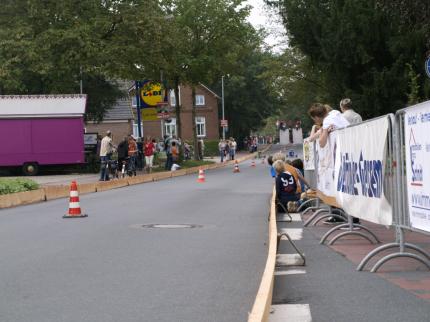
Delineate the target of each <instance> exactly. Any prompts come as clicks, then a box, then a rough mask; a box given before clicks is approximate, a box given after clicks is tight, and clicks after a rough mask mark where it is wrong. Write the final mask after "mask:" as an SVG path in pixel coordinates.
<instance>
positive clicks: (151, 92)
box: [140, 81, 165, 107]
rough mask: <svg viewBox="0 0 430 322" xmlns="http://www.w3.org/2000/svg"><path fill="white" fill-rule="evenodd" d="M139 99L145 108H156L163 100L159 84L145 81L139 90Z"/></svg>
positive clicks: (162, 89) (163, 96)
mask: <svg viewBox="0 0 430 322" xmlns="http://www.w3.org/2000/svg"><path fill="white" fill-rule="evenodd" d="M140 98H141V99H142V103H143V105H144V106H145V107H156V106H157V105H158V104H159V103H162V102H164V100H165V91H164V88H163V87H162V85H161V84H160V83H156V82H151V81H147V82H145V83H144V84H143V86H142V89H141V90H140Z"/></svg>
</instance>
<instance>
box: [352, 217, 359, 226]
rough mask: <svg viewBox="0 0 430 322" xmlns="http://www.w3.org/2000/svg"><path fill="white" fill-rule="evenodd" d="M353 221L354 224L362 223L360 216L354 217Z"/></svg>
mask: <svg viewBox="0 0 430 322" xmlns="http://www.w3.org/2000/svg"><path fill="white" fill-rule="evenodd" d="M352 222H353V223H354V224H358V225H361V222H360V218H356V217H352Z"/></svg>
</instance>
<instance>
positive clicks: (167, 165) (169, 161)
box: [164, 135, 173, 171]
mask: <svg viewBox="0 0 430 322" xmlns="http://www.w3.org/2000/svg"><path fill="white" fill-rule="evenodd" d="M164 151H165V152H166V163H165V165H164V170H167V171H170V169H171V168H172V164H173V160H172V153H171V139H170V137H169V136H168V135H165V136H164Z"/></svg>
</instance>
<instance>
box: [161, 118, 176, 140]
mask: <svg viewBox="0 0 430 322" xmlns="http://www.w3.org/2000/svg"><path fill="white" fill-rule="evenodd" d="M163 125H164V126H163V135H167V136H173V135H177V132H176V118H174V117H172V118H171V119H170V122H169V123H168V122H166V121H163Z"/></svg>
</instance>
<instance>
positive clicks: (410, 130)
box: [405, 102, 430, 231]
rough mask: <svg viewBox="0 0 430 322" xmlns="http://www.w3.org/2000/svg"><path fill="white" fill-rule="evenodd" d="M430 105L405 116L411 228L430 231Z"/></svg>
mask: <svg viewBox="0 0 430 322" xmlns="http://www.w3.org/2000/svg"><path fill="white" fill-rule="evenodd" d="M429 131H430V102H425V103H423V104H420V105H419V106H417V107H410V108H408V109H407V111H406V114H405V155H406V178H407V179H406V182H407V191H408V207H409V216H410V220H411V225H412V227H414V228H417V229H421V230H425V231H430V162H429V160H430V136H429Z"/></svg>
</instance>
